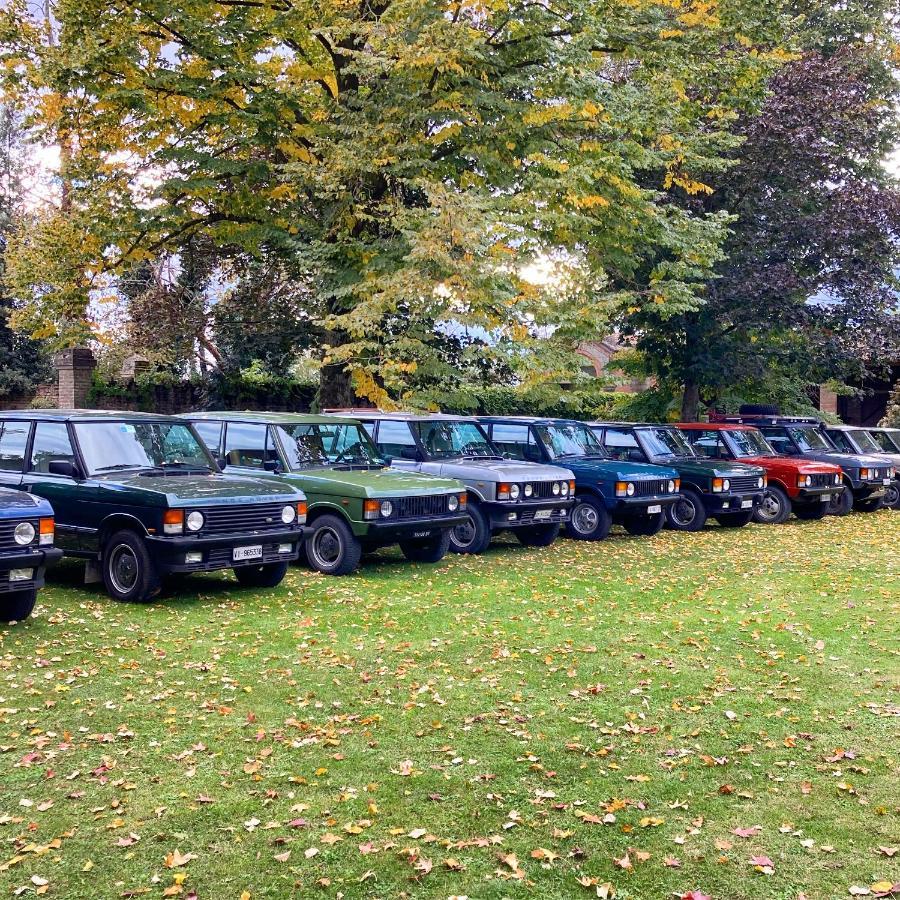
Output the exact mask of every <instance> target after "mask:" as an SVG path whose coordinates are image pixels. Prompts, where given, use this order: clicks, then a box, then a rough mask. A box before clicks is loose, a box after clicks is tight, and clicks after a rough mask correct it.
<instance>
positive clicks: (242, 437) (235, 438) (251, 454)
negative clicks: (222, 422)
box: [225, 422, 276, 469]
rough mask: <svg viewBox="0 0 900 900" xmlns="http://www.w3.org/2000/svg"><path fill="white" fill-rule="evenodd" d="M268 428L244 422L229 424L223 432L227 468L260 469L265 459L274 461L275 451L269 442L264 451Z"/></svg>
mask: <svg viewBox="0 0 900 900" xmlns="http://www.w3.org/2000/svg"><path fill="white" fill-rule="evenodd" d="M268 431H269V429H268V427H267V426H266V425H252V424H250V423H246V422H229V423H228V428H227V429H226V430H225V461H226V463H227V464H228V465H229V466H249V467H251V468H254V469H261V468H262V467H263V464H264V463H265V461H266V459H275V458H276V457H275V451H274V449H273V448H272V444H271V442H269V444H268V446H269V450H268V451H267V450H266V443H267V436H268Z"/></svg>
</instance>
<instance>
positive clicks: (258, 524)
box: [200, 503, 296, 535]
mask: <svg viewBox="0 0 900 900" xmlns="http://www.w3.org/2000/svg"><path fill="white" fill-rule="evenodd" d="M287 505H288V504H287V503H259V504H253V505H249V504H248V505H246V506H243V505H241V506H237V505H236V506H211V507H207V508H205V509H203V508H201V509H200V512H202V513H203V518H204V519H205V522H204V525H203V529H202V531H201V532H200V533H201V534H207V535H208V534H229V533H231V532H241V531H276V530H279V529H282V528H285V527H287V526H285V524H284V522H282V521H281V511H282V510H283V509H284V507H285V506H287ZM295 521H296V520H295Z"/></svg>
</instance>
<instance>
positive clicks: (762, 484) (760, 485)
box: [756, 478, 766, 488]
mask: <svg viewBox="0 0 900 900" xmlns="http://www.w3.org/2000/svg"><path fill="white" fill-rule="evenodd" d="M756 486H757V487H758V488H764V487H765V486H766V482H765V479H763V478H759V479H757V481H756Z"/></svg>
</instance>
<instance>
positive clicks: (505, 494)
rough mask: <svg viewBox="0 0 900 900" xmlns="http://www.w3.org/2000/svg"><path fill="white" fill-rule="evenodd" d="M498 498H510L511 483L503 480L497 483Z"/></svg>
mask: <svg viewBox="0 0 900 900" xmlns="http://www.w3.org/2000/svg"><path fill="white" fill-rule="evenodd" d="M497 499H498V500H509V485H508V484H505V483H504V482H502V481H501V482H500V484H498V485H497Z"/></svg>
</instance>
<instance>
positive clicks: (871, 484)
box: [852, 478, 893, 500]
mask: <svg viewBox="0 0 900 900" xmlns="http://www.w3.org/2000/svg"><path fill="white" fill-rule="evenodd" d="M892 480H893V479H891V478H885V479H883V480H882V479H879V480H878V481H877V482H876V481H858V482H856V484H854V485H853V487H852V490H853V499H854V500H877V499H878V498H879V497H883V496H884V495H885V493H886V491H887V489H888V486H889V485H890V483H891V481H892ZM884 482H887V484H885V483H884Z"/></svg>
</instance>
